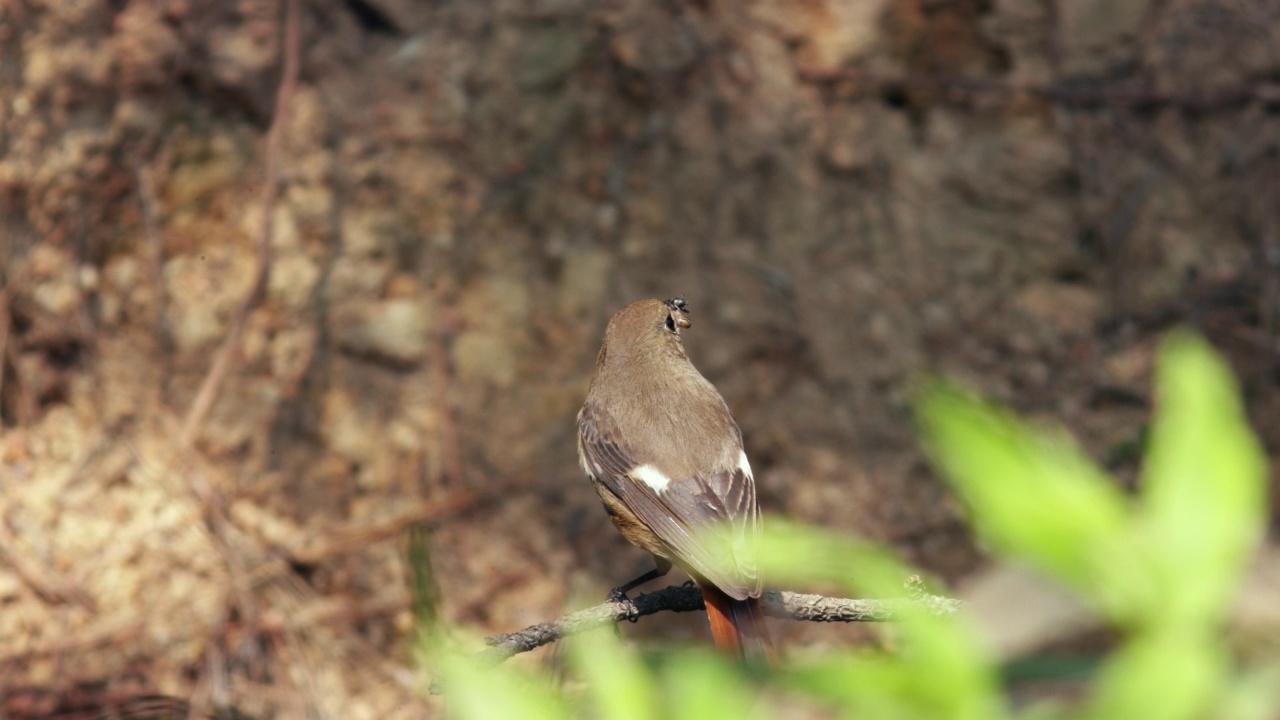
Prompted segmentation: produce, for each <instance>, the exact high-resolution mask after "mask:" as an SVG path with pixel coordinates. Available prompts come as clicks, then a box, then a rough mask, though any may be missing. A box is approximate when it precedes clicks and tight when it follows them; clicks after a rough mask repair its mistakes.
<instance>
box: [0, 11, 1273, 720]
mask: <svg viewBox="0 0 1280 720" xmlns="http://www.w3.org/2000/svg"><path fill="white" fill-rule="evenodd" d="M286 4H287V3H286V2H283V0H282V2H274V1H272V0H234V1H228V2H204V1H201V0H7V1H6V2H0V53H3V59H2V61H0V78H2V79H0V101H2V102H0V147H2V149H3V150H2V152H0V281H2V283H3V284H2V288H3V289H2V290H0V370H2V372H0V511H2V512H0V637H3V638H4V639H5V640H4V642H3V643H2V644H0V708H2V709H3V712H4V713H5V714H6V715H7V716H9V717H21V716H24V715H26V716H37V715H44V714H49V713H54V712H64V713H78V712H84V713H93V712H96V711H98V710H100V709H102V708H108V709H114V710H113V711H119V710H120V709H121V708H129V707H135V706H137V705H138V704H139V703H143V704H144V705H145V704H146V703H160V702H162V701H159V700H145V699H140V698H146V697H149V696H157V695H162V696H169V697H177V698H183V699H189V700H190V701H191V703H192V706H193V707H194V708H195V709H196V710H197V711H201V712H203V711H208V710H209V709H210V708H214V707H228V706H234V707H236V708H238V709H239V710H240V711H241V712H244V713H246V714H248V715H250V716H254V717H303V716H307V717H342V718H377V717H400V716H417V715H419V714H421V713H422V712H423V711H424V709H425V710H428V711H429V710H430V707H429V706H430V703H431V702H432V701H431V700H429V699H427V698H426V696H425V692H424V684H423V680H422V679H421V678H420V677H418V676H417V675H415V674H414V673H413V671H412V670H411V668H412V667H413V662H412V658H411V650H410V646H409V643H408V642H407V639H408V638H410V637H411V635H412V629H413V614H412V611H411V602H412V595H411V592H410V576H411V573H410V570H409V567H408V564H407V561H406V549H405V540H404V536H405V534H406V530H407V529H409V528H411V527H412V528H416V529H417V532H419V533H420V536H421V537H423V538H425V539H426V545H427V547H429V548H430V550H431V561H432V567H433V571H434V574H433V580H434V584H435V587H436V588H437V592H438V595H439V612H440V613H441V615H442V617H443V618H444V619H446V620H447V621H448V622H450V623H457V624H465V625H468V626H471V627H473V628H475V629H476V630H477V631H479V632H495V631H507V630H513V629H516V628H518V627H521V626H524V625H527V624H530V623H533V622H536V621H539V620H543V619H548V618H550V617H553V616H555V615H557V614H559V613H560V612H561V611H562V610H563V609H565V608H566V607H567V606H569V605H580V604H582V603H584V602H588V601H590V600H584V599H583V598H588V599H597V598H600V597H602V594H603V592H604V591H605V590H606V589H607V588H608V587H610V586H612V585H615V584H617V583H618V582H620V581H621V580H623V579H626V578H629V577H631V576H632V575H634V574H635V573H637V572H639V571H642V570H644V569H647V567H648V560H647V558H646V557H645V556H643V554H642V553H640V552H639V551H636V550H634V549H632V548H630V547H629V546H628V545H626V543H625V541H623V540H622V539H621V538H620V537H618V536H617V534H616V532H615V531H614V529H613V527H612V526H611V525H610V524H609V522H608V520H607V518H606V516H605V514H604V512H603V511H602V510H601V508H600V507H599V503H598V500H597V499H596V497H595V495H594V493H593V492H592V491H591V490H590V488H589V485H588V484H587V483H586V481H585V480H584V479H583V478H582V477H581V473H580V471H579V470H578V468H577V462H576V456H575V449H574V434H575V426H574V415H575V413H576V411H577V408H578V406H579V404H580V403H581V400H582V397H583V395H584V393H585V390H586V383H587V381H588V379H589V377H590V372H591V369H592V365H593V361H594V356H595V353H596V350H597V349H598V346H599V341H600V336H601V332H602V330H603V326H604V322H605V320H606V319H607V318H608V316H609V315H610V314H611V313H612V312H613V311H614V310H615V309H616V308H618V307H620V306H621V305H623V304H625V303H627V302H630V301H631V300H634V299H638V298H641V297H649V296H658V297H670V296H672V295H675V294H679V293H683V294H684V295H685V296H686V297H687V298H688V300H689V303H690V306H691V308H692V309H693V315H692V318H693V320H694V323H695V325H694V327H693V329H692V330H691V331H690V332H689V333H687V334H686V344H687V346H688V348H689V351H690V353H691V355H692V357H693V358H694V360H695V362H696V363H697V364H698V365H699V367H700V368H702V369H703V371H704V373H705V374H706V375H707V376H708V377H709V378H710V379H711V380H712V381H713V382H714V383H715V384H716V385H717V386H718V387H719V388H720V389H721V391H722V392H723V393H724V395H725V397H726V398H727V400H728V401H729V404H730V406H731V407H732V408H733V409H734V412H735V414H736V416H737V418H738V420H739V421H740V423H741V425H742V428H743V431H744V434H745V437H746V443H747V448H748V452H749V453H750V454H751V457H752V462H753V465H754V467H755V469H756V475H757V478H758V483H759V485H760V495H761V504H762V505H763V506H764V507H765V508H766V509H767V510H769V511H771V512H773V513H777V514H781V515H786V516H789V517H792V518H797V519H800V520H804V521H808V522H812V523H815V524H818V525H821V526H824V527H829V528H833V529H837V530H840V531H844V532H848V533H856V534H859V535H862V536H866V537H869V538H872V539H875V540H877V541H880V542H884V543H887V544H889V545H891V546H893V547H894V548H896V549H897V550H898V551H899V552H900V553H902V554H903V555H904V556H905V557H906V558H908V559H909V560H911V561H912V562H914V563H916V564H918V565H920V566H921V567H923V568H925V569H927V570H929V571H931V572H932V573H934V574H935V575H936V576H937V577H939V578H942V579H944V580H946V581H949V582H953V583H960V584H961V585H962V586H963V585H965V584H966V583H968V582H972V581H973V578H975V577H979V576H981V574H982V573H983V572H984V571H985V570H984V569H985V568H986V567H987V563H985V562H984V560H983V557H982V553H981V552H980V550H979V549H978V548H976V547H975V545H974V543H973V541H972V540H971V538H970V537H969V536H968V534H967V532H966V529H965V527H964V522H963V517H962V514H961V512H960V509H959V507H958V505H957V504H956V503H955V502H954V501H953V500H952V499H951V498H950V497H949V496H948V495H947V494H946V492H945V491H944V489H943V488H942V487H941V485H940V484H939V483H938V482H937V481H936V479H935V478H934V476H933V475H932V473H931V470H930V469H929V468H928V466H927V464H926V463H925V462H924V459H923V457H922V455H921V452H920V450H919V448H918V446H917V444H916V442H915V440H914V438H913V432H912V426H911V421H910V416H909V411H908V404H909V400H910V396H911V388H912V386H913V383H914V382H915V381H916V380H917V379H918V378H919V377H921V376H922V375H924V374H926V373H931V372H942V373H946V374H949V375H951V376H954V377H958V378H960V379H962V380H964V381H965V382H967V383H969V384H971V385H973V386H974V387H976V388H978V389H979V390H981V391H982V392H983V393H985V394H987V395H988V396H990V397H992V398H994V399H996V400H999V401H1001V402H1003V403H1007V404H1009V405H1011V406H1013V407H1014V408H1016V409H1018V410H1019V411H1020V412H1023V413H1025V414H1028V415H1031V416H1033V417H1036V418H1041V419H1045V420H1050V419H1052V420H1053V421H1055V422H1060V423H1063V424H1065V425H1066V426H1067V427H1068V428H1069V429H1070V430H1071V431H1072V432H1073V433H1074V434H1075V435H1076V436H1077V437H1078V438H1079V439H1080V441H1081V442H1082V443H1083V444H1084V445H1085V447H1087V448H1088V450H1089V451H1090V452H1091V454H1092V455H1093V456H1094V457H1095V458H1097V459H1098V460H1099V462H1101V463H1104V464H1105V465H1107V467H1109V468H1110V469H1112V470H1113V471H1115V472H1116V473H1117V476H1118V478H1120V481H1121V482H1125V483H1129V482H1131V481H1132V479H1133V476H1134V475H1135V466H1136V461H1137V458H1138V457H1139V454H1140V448H1141V441H1142V428H1143V424H1144V422H1145V421H1146V419H1147V417H1148V415H1149V412H1150V394H1149V365H1150V361H1151V356H1152V350H1153V347H1154V345H1155V343H1156V341H1157V339H1158V337H1159V335H1160V332H1161V331H1162V330H1164V329H1166V328H1168V327H1171V326H1174V325H1178V324H1190V325H1193V326H1195V327H1198V328H1199V329H1200V330H1201V331H1202V332H1204V333H1205V334H1207V335H1208V337H1209V338H1210V339H1211V340H1212V341H1213V342H1214V343H1215V345H1216V346H1217V347H1219V348H1220V349H1221V350H1222V351H1223V352H1225V353H1226V354H1227V355H1228V356H1229V358H1230V359H1231V361H1232V363H1233V365H1234V366H1235V367H1236V369H1237V371H1238V372H1239V373H1240V378H1241V382H1242V385H1243V387H1244V390H1245V393H1246V396H1247V398H1248V401H1249V403H1250V406H1251V410H1252V412H1253V415H1254V418H1255V420H1256V425H1257V428H1258V431H1259V433H1260V434H1261V435H1262V437H1263V439H1264V441H1265V442H1266V443H1267V445H1268V448H1269V449H1270V450H1271V451H1273V452H1274V451H1275V450H1276V449H1277V443H1280V393H1278V392H1277V379H1278V378H1277V370H1278V369H1280V364H1278V363H1277V338H1276V310H1277V291H1278V290H1280V286H1278V282H1280V274H1278V273H1280V4H1277V3H1276V2H1274V1H1273V0H804V1H803V2H787V1H786V0H753V1H750V2H742V3H738V2H727V1H724V0H688V1H687V2H678V1H677V0H669V1H667V2H649V1H646V0H494V1H491V2H448V1H445V0H437V1H435V2H414V1H413V0H310V1H308V2H303V3H300V4H299V7H297V8H296V14H293V15H290V14H289V12H287V10H286ZM286 18H292V19H291V20H287V19H286ZM291 23H296V24H295V25H294V28H295V29H296V31H297V32H298V38H299V39H298V42H297V43H296V44H291V43H290V42H289V41H288V40H287V36H288V33H287V30H288V28H289V25H290V24H291ZM291 53H293V54H294V55H293V57H294V58H295V59H296V61H297V65H298V68H299V70H298V76H297V79H296V82H294V81H292V80H290V74H289V72H287V71H286V65H287V63H286V58H287V57H289V56H290V54H291ZM282 89H283V90H284V92H283V93H282V92H281V91H282ZM281 96H283V97H284V99H285V103H284V107H285V108H287V112H283V113H282V112H279V111H278V110H277V103H278V100H279V98H280V97H281ZM273 122H274V123H275V124H274V131H272V128H273ZM270 138H274V140H271V139H270ZM264 188H265V190H264ZM272 195H274V196H275V197H272ZM264 241H265V245H264ZM264 247H266V248H268V249H269V252H267V253H264V252H263V249H264ZM264 260H265V261H266V262H267V268H268V269H269V273H268V274H267V275H266V276H265V278H264V279H265V284H264V285H262V286H261V287H256V285H257V281H258V278H259V273H260V271H261V270H262V268H263V261H264ZM222 348H226V350H225V351H223V350H222ZM202 388H203V389H202ZM1273 517H1274V516H1273ZM975 573H976V574H977V575H975ZM1273 620H1274V618H1273ZM1274 627H1275V626H1273V629H1274ZM626 632H627V633H628V634H632V635H637V636H642V635H648V636H654V637H662V638H666V639H672V638H678V639H689V640H695V641H696V640H700V639H701V637H702V633H703V632H704V631H703V630H702V629H701V628H700V627H699V625H698V623H697V621H696V619H684V618H669V617H659V618H651V619H649V620H646V621H645V622H643V623H641V624H640V625H638V626H636V627H635V628H627V629H626ZM779 633H780V634H781V635H783V636H784V637H785V644H786V645H787V646H788V647H789V648H790V649H791V651H792V652H796V653H803V652H805V649H806V648H809V647H814V646H820V645H824V644H825V645H831V644H838V643H845V642H851V641H853V640H855V639H856V638H857V637H858V636H859V633H858V631H857V630H856V629H845V628H834V629H833V628H829V627H812V628H808V627H803V628H802V627H785V628H783V627H780V628H779ZM528 662H533V663H554V662H555V657H554V651H553V652H552V653H544V654H541V655H540V656H537V657H533V658H530V659H528ZM131 703H132V704H131ZM72 716H75V717H79V716H80V715H74V714H69V715H67V717H72Z"/></svg>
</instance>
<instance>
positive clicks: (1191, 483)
mask: <svg viewBox="0 0 1280 720" xmlns="http://www.w3.org/2000/svg"><path fill="white" fill-rule="evenodd" d="M1156 393H1157V394H1156V397H1157V402H1158V406H1157V412H1156V417H1155V420H1154V421H1153V423H1152V428H1151V442H1150V452H1149V453H1148V455H1147V460H1146V465H1145V467H1144V470H1143V476H1142V497H1143V500H1144V503H1143V512H1142V528H1141V531H1140V532H1141V534H1142V539H1143V540H1144V541H1145V542H1146V543H1148V548H1149V553H1150V554H1151V556H1152V557H1153V558H1154V561H1155V562H1156V563H1157V568H1158V575H1157V578H1158V580H1157V588H1156V590H1157V591H1158V594H1159V596H1160V598H1161V602H1160V603H1159V605H1158V606H1157V607H1153V608H1152V610H1153V615H1152V616H1150V617H1148V622H1151V623H1156V622H1162V623H1180V622H1204V621H1212V620H1214V619H1216V618H1220V617H1221V616H1222V614H1223V613H1224V612H1225V609H1226V605H1227V603H1228V601H1229V599H1230V596H1231V593H1232V592H1233V591H1234V589H1235V587H1236V584H1237V582H1238V581H1239V578H1240V576H1241V573H1242V572H1243V570H1244V566H1245V563H1246V562H1247V561H1248V559H1249V557H1250V555H1251V553H1252V552H1253V550H1254V548H1255V546H1256V544H1257V542H1258V541H1259V539H1260V538H1261V537H1262V531H1263V524H1264V520H1265V513H1266V500H1265V487H1266V469H1265V460H1264V455H1263V452H1262V449H1261V447H1260V446H1259V444H1258V441H1257V440H1256V439H1255V437H1254V435H1253V433H1252V431H1251V430H1250V428H1249V424H1248V420H1247V418H1246V416H1245V412H1244V408H1243V406H1242V404H1241V402H1240V395H1239V391H1238V390H1237V389H1236V386H1235V383H1234V382H1233V380H1232V377H1231V373H1230V371H1229V370H1228V369H1227V367H1226V365H1225V364H1224V363H1223V362H1222V360H1221V359H1219V358H1218V357H1217V356H1216V355H1215V354H1214V353H1213V351H1212V350H1211V349H1210V348H1209V346H1208V345H1207V344H1205V343H1204V341H1202V340H1200V339H1197V338H1195V337H1193V336H1191V335H1189V334H1185V333H1182V334H1176V335H1174V336H1172V337H1170V338H1169V339H1168V341H1166V342H1165V344H1164V346H1163V348H1162V350H1161V353H1160V358H1159V363H1158V365H1157V370H1156Z"/></svg>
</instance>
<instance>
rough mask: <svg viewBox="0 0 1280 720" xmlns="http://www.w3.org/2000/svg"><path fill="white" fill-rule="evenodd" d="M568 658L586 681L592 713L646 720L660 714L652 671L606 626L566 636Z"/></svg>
mask: <svg viewBox="0 0 1280 720" xmlns="http://www.w3.org/2000/svg"><path fill="white" fill-rule="evenodd" d="M568 643H569V651H570V652H569V658H570V661H571V662H572V664H573V667H574V669H575V670H576V672H577V674H578V676H580V677H581V678H582V680H583V681H584V682H585V683H586V685H587V694H588V697H589V698H590V699H591V702H592V704H593V705H594V707H595V710H596V712H595V713H594V714H593V716H594V717H601V718H609V719H610V720H647V719H648V718H656V717H660V715H659V714H658V712H657V700H658V699H659V697H660V695H659V693H658V689H657V684H656V683H655V682H654V678H653V674H652V673H651V672H650V671H649V668H648V667H646V666H645V664H644V663H643V662H641V659H640V658H639V657H638V656H637V654H636V653H635V651H634V650H632V649H631V648H629V647H626V646H624V645H623V643H622V642H621V641H619V640H618V637H617V636H616V635H615V634H614V633H613V632H612V631H611V630H609V629H602V630H597V631H594V632H587V633H583V634H581V635H578V636H575V637H573V638H571V639H569V640H568Z"/></svg>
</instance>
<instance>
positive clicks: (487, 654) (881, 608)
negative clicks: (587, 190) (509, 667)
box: [475, 585, 961, 665]
mask: <svg viewBox="0 0 1280 720" xmlns="http://www.w3.org/2000/svg"><path fill="white" fill-rule="evenodd" d="M762 601H763V602H762V604H763V606H764V611H765V614H767V615H769V616H771V617H777V618H785V619H788V620H804V621H808V622H888V621H891V620H897V619H900V618H901V617H902V616H903V615H905V614H910V613H914V614H917V615H924V616H926V617H943V616H947V615H954V614H955V613H956V612H958V611H959V609H960V604H961V603H960V601H959V600H955V599H953V598H948V597H943V596H941V595H929V594H927V593H922V592H912V596H911V597H910V598H901V599H894V600H854V599H850V598H836V597H824V596H822V595H805V594H802V593H793V592H786V591H783V592H779V591H776V590H769V591H766V592H765V593H764V595H763V596H762ZM633 602H634V603H635V609H636V614H635V615H630V614H629V613H628V608H627V606H626V605H625V604H624V603H622V602H619V601H614V600H607V601H605V602H603V603H600V604H599V605H596V606H594V607H589V608H587V609H585V610H579V611H577V612H573V613H569V614H568V615H564V616H562V617H558V618H556V619H555V620H549V621H547V622H544V623H538V624H537V625H531V626H529V627H527V628H525V629H523V630H521V631H519V632H514V633H505V634H502V635H494V636H492V637H489V638H486V640H485V642H487V643H488V644H489V645H490V647H489V649H487V650H483V651H481V652H479V653H477V654H476V656H475V660H476V661H477V662H479V663H480V664H482V665H497V664H498V663H501V662H502V661H504V660H506V659H507V658H509V657H511V656H513V655H517V654H519V653H523V652H529V651H530V650H534V649H536V648H539V647H542V646H543V645H546V644H548V643H553V642H555V641H557V640H560V639H562V638H566V637H569V636H570V635H577V634H578V633H582V632H586V631H588V630H594V629H596V628H600V627H604V626H606V625H614V624H617V623H619V622H622V621H623V620H627V619H630V618H636V617H643V616H645V615H653V614H654V613H659V612H663V611H667V610H669V611H671V612H695V611H698V610H704V609H705V606H704V605H703V604H702V593H701V592H700V591H699V590H698V589H697V588H696V587H693V586H692V585H672V586H670V587H667V588H663V589H662V590H658V591H656V592H651V593H645V594H644V595H641V596H639V597H637V598H635V599H634V600H633Z"/></svg>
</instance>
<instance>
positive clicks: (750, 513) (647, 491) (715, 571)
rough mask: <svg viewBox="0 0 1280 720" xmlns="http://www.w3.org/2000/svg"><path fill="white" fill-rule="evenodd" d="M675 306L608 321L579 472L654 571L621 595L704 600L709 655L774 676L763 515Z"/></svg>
mask: <svg viewBox="0 0 1280 720" xmlns="http://www.w3.org/2000/svg"><path fill="white" fill-rule="evenodd" d="M688 315H689V306H688V303H687V302H686V301H685V299H684V296H683V295H680V296H677V297H675V298H672V299H670V300H656V299H652V300H640V301H637V302H633V303H631V304H630V305H627V306H626V307H623V308H622V309H621V310H618V311H617V312H616V313H615V314H614V315H613V317H612V318H611V319H610V320H609V323H608V326H607V327H606V328H605V332H604V342H603V343H602V345H601V347H600V352H599V354H598V355H597V356H596V367H595V373H594V374H593V376H592V378H591V385H590V387H589V389H588V390H587V396H586V400H585V401H584V402H583V405H582V410H581V411H579V413H578V460H579V462H580V463H581V465H582V469H583V470H584V471H585V472H586V474H587V476H588V477H589V478H590V479H591V482H592V484H593V485H594V486H595V489H596V492H597V493H598V494H599V496H600V499H601V501H602V502H603V503H604V507H605V510H606V511H607V512H608V513H609V516H610V519H612V521H613V524H614V525H615V526H616V527H617V528H618V530H619V532H621V533H622V536H623V537H624V538H626V539H627V540H628V541H629V542H631V543H632V544H633V545H635V546H637V547H639V548H641V549H643V550H647V551H648V552H649V553H650V554H651V555H653V559H654V565H655V567H654V569H653V570H651V571H649V572H647V573H645V574H643V575H641V576H639V577H637V578H635V579H634V580H632V581H630V582H628V583H626V584H624V585H621V586H619V587H617V588H614V590H613V592H612V593H611V594H610V597H611V598H612V599H615V600H621V601H624V602H626V603H628V604H629V605H630V606H631V608H632V610H633V612H634V608H635V606H634V604H632V603H631V601H630V600H629V599H628V598H627V596H626V593H627V592H628V591H629V590H631V589H633V588H635V587H637V586H639V585H641V584H643V583H645V582H648V581H650V580H653V579H655V578H658V577H661V576H663V575H665V574H667V572H669V571H670V570H671V568H672V566H673V565H675V566H678V567H679V568H680V569H681V570H684V571H685V572H687V573H688V574H689V575H690V576H691V577H692V578H693V580H694V582H695V583H696V584H697V586H698V588H699V589H700V590H701V591H702V598H703V601H704V604H705V605H706V609H707V619H708V621H709V624H710V626H711V635H712V640H713V642H714V643H715V645H716V647H717V648H718V649H719V650H721V651H723V652H725V653H728V654H730V655H733V656H736V657H738V658H739V659H741V660H743V661H746V662H763V663H765V664H768V665H773V664H776V652H775V650H774V647H773V643H772V641H771V640H770V638H769V635H768V633H767V630H766V628H765V623H764V613H763V611H762V609H761V606H760V593H761V590H762V587H763V586H762V583H761V578H760V575H759V572H758V570H757V558H756V553H757V546H758V542H759V537H760V510H759V507H758V505H757V502H756V488H755V479H754V477H753V475H752V473H751V464H750V462H748V460H747V454H746V452H745V451H744V450H743V445H742V431H741V430H740V429H739V428H738V423H737V422H736V421H735V420H734V418H733V414H732V413H730V411H729V406H728V405H727V404H726V403H725V401H724V398H723V397H722V396H721V395H720V393H719V391H717V390H716V388H715V386H714V385H712V384H711V383H710V382H709V381H708V380H707V379H706V378H705V377H703V376H702V373H700V372H698V369H697V368H696V367H694V365H693V363H692V361H690V360H689V357H688V355H687V354H686V353H685V349H684V344H683V341H682V339H681V331H682V330H685V329H687V328H689V327H690V326H691V323H690V322H689V318H688Z"/></svg>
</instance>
